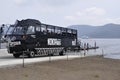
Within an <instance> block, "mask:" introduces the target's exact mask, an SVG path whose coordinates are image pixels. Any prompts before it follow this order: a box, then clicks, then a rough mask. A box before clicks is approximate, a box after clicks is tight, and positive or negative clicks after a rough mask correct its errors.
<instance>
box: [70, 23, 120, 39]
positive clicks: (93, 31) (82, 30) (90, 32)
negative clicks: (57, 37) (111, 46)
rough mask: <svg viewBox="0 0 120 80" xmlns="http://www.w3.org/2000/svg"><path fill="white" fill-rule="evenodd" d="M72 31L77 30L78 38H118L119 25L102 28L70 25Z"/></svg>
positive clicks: (119, 32) (107, 25) (119, 34)
mask: <svg viewBox="0 0 120 80" xmlns="http://www.w3.org/2000/svg"><path fill="white" fill-rule="evenodd" d="M68 27H69V28H72V29H77V30H78V37H83V36H87V37H91V38H120V24H112V23H110V24H106V25H104V26H90V25H71V26H68Z"/></svg>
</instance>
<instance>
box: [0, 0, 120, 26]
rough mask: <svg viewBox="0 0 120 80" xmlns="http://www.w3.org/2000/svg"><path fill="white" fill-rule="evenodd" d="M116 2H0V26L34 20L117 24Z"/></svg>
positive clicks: (119, 5) (118, 0) (62, 23)
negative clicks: (16, 21) (29, 19)
mask: <svg viewBox="0 0 120 80" xmlns="http://www.w3.org/2000/svg"><path fill="white" fill-rule="evenodd" d="M119 8H120V0H0V10H1V12H0V24H3V23H5V24H12V23H14V22H15V20H16V19H18V20H21V19H27V18H32V19H38V20H40V21H41V22H43V23H47V24H52V25H59V26H69V25H74V24H87V25H88V24H89V25H103V24H107V23H118V24H120V9H119Z"/></svg>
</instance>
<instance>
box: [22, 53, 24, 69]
mask: <svg viewBox="0 0 120 80" xmlns="http://www.w3.org/2000/svg"><path fill="white" fill-rule="evenodd" d="M22 58H23V68H24V67H25V61H24V51H23V55H22Z"/></svg>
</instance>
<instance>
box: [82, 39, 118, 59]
mask: <svg viewBox="0 0 120 80" xmlns="http://www.w3.org/2000/svg"><path fill="white" fill-rule="evenodd" d="M80 40H81V42H82V43H89V44H90V45H91V46H94V44H95V42H96V44H97V46H99V49H97V50H96V51H95V50H92V51H89V52H88V54H103V53H104V57H106V58H113V59H120V39H80Z"/></svg>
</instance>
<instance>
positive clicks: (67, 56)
mask: <svg viewBox="0 0 120 80" xmlns="http://www.w3.org/2000/svg"><path fill="white" fill-rule="evenodd" d="M67 61H68V53H67Z"/></svg>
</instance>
